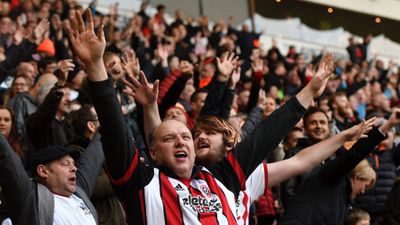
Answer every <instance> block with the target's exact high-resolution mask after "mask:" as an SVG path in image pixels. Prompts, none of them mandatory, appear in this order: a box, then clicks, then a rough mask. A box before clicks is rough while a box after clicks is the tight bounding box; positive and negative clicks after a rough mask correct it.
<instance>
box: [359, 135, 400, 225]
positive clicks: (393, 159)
mask: <svg viewBox="0 0 400 225" xmlns="http://www.w3.org/2000/svg"><path fill="white" fill-rule="evenodd" d="M387 136H388V137H387V138H386V139H385V140H384V141H382V142H381V143H380V144H379V146H378V148H376V149H374V151H372V153H371V154H370V155H369V156H368V158H367V159H368V161H369V163H370V164H371V165H372V167H373V168H374V170H375V171H376V174H377V177H378V179H377V181H376V184H375V186H374V187H373V188H371V189H369V190H367V191H366V192H365V194H364V195H361V196H359V197H358V198H356V199H355V200H356V201H355V206H356V207H357V208H361V209H364V210H366V211H367V212H368V213H369V214H370V216H371V224H382V220H383V215H384V211H385V205H386V201H387V196H388V195H389V193H390V190H391V188H392V186H393V184H394V182H395V180H396V172H397V167H398V166H399V165H400V146H394V143H393V142H394V136H395V132H394V131H393V130H390V131H389V132H387Z"/></svg>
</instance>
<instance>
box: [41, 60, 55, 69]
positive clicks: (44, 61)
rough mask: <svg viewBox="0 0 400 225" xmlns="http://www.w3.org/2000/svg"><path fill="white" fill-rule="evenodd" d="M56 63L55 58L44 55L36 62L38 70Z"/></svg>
mask: <svg viewBox="0 0 400 225" xmlns="http://www.w3.org/2000/svg"><path fill="white" fill-rule="evenodd" d="M52 63H57V60H56V59H55V58H53V57H45V58H43V59H41V60H40V61H39V62H38V66H39V70H43V69H44V68H46V66H47V65H49V64H52Z"/></svg>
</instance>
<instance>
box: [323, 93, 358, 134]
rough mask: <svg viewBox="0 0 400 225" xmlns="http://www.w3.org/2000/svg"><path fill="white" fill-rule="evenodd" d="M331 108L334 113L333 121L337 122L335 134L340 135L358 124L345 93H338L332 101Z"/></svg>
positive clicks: (333, 96)
mask: <svg viewBox="0 0 400 225" xmlns="http://www.w3.org/2000/svg"><path fill="white" fill-rule="evenodd" d="M330 107H331V109H332V111H333V115H332V119H333V121H334V122H335V128H334V131H335V133H339V132H340V131H343V130H345V129H348V128H349V127H351V126H353V125H354V124H357V122H359V121H357V118H356V117H355V116H354V112H353V110H352V108H351V105H350V102H349V99H348V98H347V96H346V93H345V92H337V93H335V94H333V95H332V97H331V99H330Z"/></svg>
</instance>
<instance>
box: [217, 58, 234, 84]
mask: <svg viewBox="0 0 400 225" xmlns="http://www.w3.org/2000/svg"><path fill="white" fill-rule="evenodd" d="M238 59H239V58H238V57H235V54H234V53H233V52H230V53H229V52H226V53H224V55H223V56H222V59H220V58H218V57H217V65H218V70H219V73H220V74H219V75H220V76H222V78H224V79H225V81H226V80H228V79H229V77H230V76H231V74H232V72H233V70H234V68H235V66H236V65H237V61H238Z"/></svg>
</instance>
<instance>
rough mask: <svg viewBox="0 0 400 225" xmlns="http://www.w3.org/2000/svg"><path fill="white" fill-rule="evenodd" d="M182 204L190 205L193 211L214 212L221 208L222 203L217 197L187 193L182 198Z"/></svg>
mask: <svg viewBox="0 0 400 225" xmlns="http://www.w3.org/2000/svg"><path fill="white" fill-rule="evenodd" d="M182 200H183V205H185V206H190V207H191V208H192V209H193V211H195V212H198V213H214V212H218V211H219V210H221V209H222V205H221V203H220V201H219V200H218V198H216V197H213V198H211V199H210V198H204V197H203V196H200V195H199V196H192V195H189V196H188V197H187V198H183V199H182Z"/></svg>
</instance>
